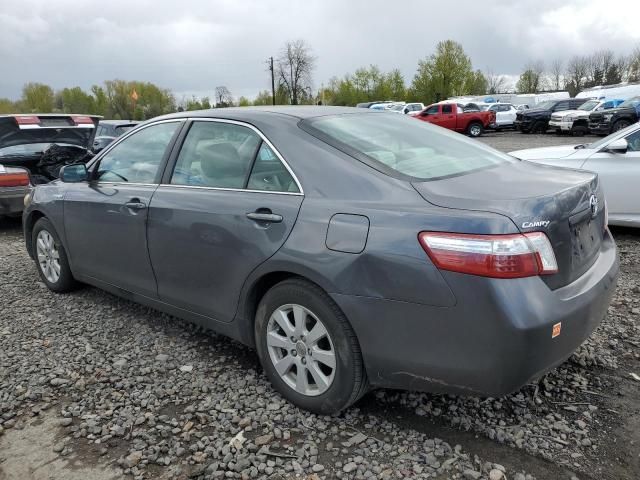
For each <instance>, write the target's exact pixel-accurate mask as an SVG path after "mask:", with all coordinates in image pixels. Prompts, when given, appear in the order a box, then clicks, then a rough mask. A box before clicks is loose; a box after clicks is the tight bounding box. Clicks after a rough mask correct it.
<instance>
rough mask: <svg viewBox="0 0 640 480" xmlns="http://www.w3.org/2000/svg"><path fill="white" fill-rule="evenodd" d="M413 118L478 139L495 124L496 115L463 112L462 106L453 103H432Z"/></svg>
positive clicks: (491, 113)
mask: <svg viewBox="0 0 640 480" xmlns="http://www.w3.org/2000/svg"><path fill="white" fill-rule="evenodd" d="M474 105H475V104H474ZM414 118H417V119H418V120H422V121H423V122H428V123H433V124H434V125H438V126H439V127H443V128H447V129H449V130H454V131H456V132H461V133H466V134H467V135H469V136H470V137H479V136H480V135H482V132H484V130H486V129H487V128H489V127H491V126H493V125H494V124H495V121H496V114H495V113H494V112H481V111H479V108H478V109H474V111H465V110H464V107H463V106H462V105H457V104H455V103H434V104H433V105H429V106H428V107H427V108H425V109H424V110H423V111H422V112H420V113H418V114H417V115H415V117H414Z"/></svg>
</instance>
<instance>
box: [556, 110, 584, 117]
mask: <svg viewBox="0 0 640 480" xmlns="http://www.w3.org/2000/svg"><path fill="white" fill-rule="evenodd" d="M590 113H591V112H589V111H587V110H563V111H562V112H556V113H554V114H553V115H554V116H557V117H563V118H564V117H566V116H567V115H572V116H577V117H588V116H589V114H590Z"/></svg>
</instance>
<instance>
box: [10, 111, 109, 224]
mask: <svg viewBox="0 0 640 480" xmlns="http://www.w3.org/2000/svg"><path fill="white" fill-rule="evenodd" d="M99 119H100V117H96V116H87V115H67V114H33V115H31V114H29V115H0V216H3V215H8V216H11V215H19V214H20V213H21V212H22V209H23V207H24V205H23V201H24V196H25V194H26V193H27V192H28V191H29V190H30V189H31V187H32V186H33V185H36V184H40V183H47V182H50V181H51V180H54V179H56V178H58V172H59V170H60V168H61V167H62V166H63V165H67V164H71V163H78V162H81V161H86V160H88V159H89V158H90V157H91V155H90V153H89V146H90V145H91V142H92V141H93V137H94V134H95V126H96V125H97V123H98V120H99Z"/></svg>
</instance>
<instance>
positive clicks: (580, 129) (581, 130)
mask: <svg viewBox="0 0 640 480" xmlns="http://www.w3.org/2000/svg"><path fill="white" fill-rule="evenodd" d="M587 133H589V129H588V128H587V127H585V126H580V125H579V126H577V127H571V135H572V136H574V137H584V136H585V135H586V134H587Z"/></svg>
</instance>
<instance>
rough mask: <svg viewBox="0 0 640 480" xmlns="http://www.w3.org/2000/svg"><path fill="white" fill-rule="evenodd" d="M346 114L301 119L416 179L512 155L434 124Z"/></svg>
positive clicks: (375, 163)
mask: <svg viewBox="0 0 640 480" xmlns="http://www.w3.org/2000/svg"><path fill="white" fill-rule="evenodd" d="M392 117H393V118H389V117H386V116H381V115H372V114H346V115H332V116H324V117H317V118H313V119H309V120H305V121H303V122H302V124H301V126H302V128H304V129H305V130H307V131H309V132H310V133H312V134H319V135H318V136H320V138H321V139H322V140H324V141H325V142H327V143H328V144H330V145H332V146H334V147H336V148H338V149H340V150H342V151H344V152H345V153H348V154H349V155H351V156H353V157H355V158H358V159H360V160H361V161H363V162H364V163H366V164H368V165H370V166H372V167H373V168H376V169H378V170H380V171H382V172H385V173H387V172H388V171H389V170H391V171H394V172H398V173H400V174H402V175H407V176H410V177H414V178H417V179H420V180H434V179H437V178H442V177H449V176H454V175H463V174H465V173H469V172H472V171H474V170H480V169H484V168H490V167H493V166H496V165H499V164H502V163H508V162H513V161H514V159H513V158H511V157H509V156H507V155H504V154H502V153H500V152H498V151H496V150H493V149H492V148H489V147H486V146H484V145H482V144H480V143H479V142H477V141H475V140H470V139H467V138H465V137H464V136H462V135H460V134H458V133H452V132H449V131H447V130H445V129H442V128H440V127H435V126H433V125H429V124H427V123H425V122H419V121H416V120H414V119H409V118H406V117H405V116H404V115H397V116H396V115H393V116H392Z"/></svg>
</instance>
